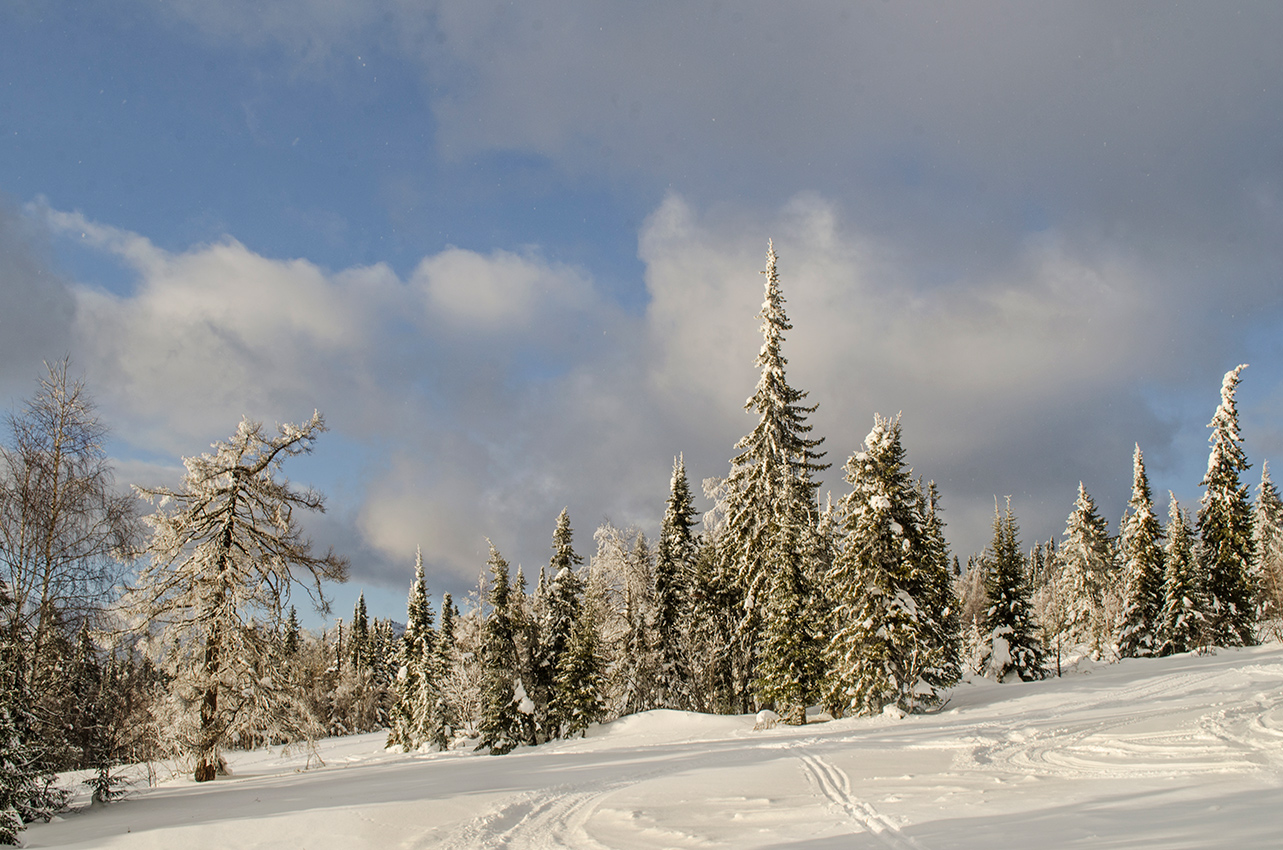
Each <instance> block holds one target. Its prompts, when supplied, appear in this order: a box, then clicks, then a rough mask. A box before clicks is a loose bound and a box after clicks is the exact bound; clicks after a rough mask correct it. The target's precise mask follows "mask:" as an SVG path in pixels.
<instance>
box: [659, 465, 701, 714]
mask: <svg viewBox="0 0 1283 850" xmlns="http://www.w3.org/2000/svg"><path fill="white" fill-rule="evenodd" d="M698 517H699V512H698V511H696V510H695V503H694V500H693V498H692V496H691V490H690V484H689V482H688V481H687V480H686V463H685V460H684V458H682V457H681V456H680V455H679V456H678V457H676V458H673V477H672V480H671V483H670V485H669V493H668V502H667V504H666V505H665V506H664V519H663V522H662V523H661V525H660V529H659V543H658V544H657V545H656V547H655V623H654V632H655V644H656V645H655V647H654V648H655V651H656V653H657V654H658V656H659V657H658V671H657V680H656V683H655V689H656V695H655V703H656V705H655V707H657V708H675V709H681V710H688V709H691V708H694V707H695V702H694V698H693V696H692V694H691V687H690V685H691V682H690V680H691V671H690V669H689V663H688V658H689V654H688V653H689V650H690V647H689V644H690V640H689V635H690V633H691V631H692V629H691V626H692V624H691V622H690V620H691V616H692V603H693V599H692V587H691V584H692V581H693V579H694V575H695V559H696V556H697V555H698V544H697V541H696V539H695V534H694V532H693V531H692V529H693V528H694V527H695V522H696V520H697V519H698Z"/></svg>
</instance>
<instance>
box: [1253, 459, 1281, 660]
mask: <svg viewBox="0 0 1283 850" xmlns="http://www.w3.org/2000/svg"><path fill="white" fill-rule="evenodd" d="M1252 543H1253V549H1254V553H1255V560H1254V562H1253V576H1252V583H1253V584H1254V585H1255V587H1256V592H1257V602H1256V605H1257V610H1258V611H1259V616H1260V619H1261V620H1262V621H1267V622H1269V623H1270V624H1271V628H1272V629H1273V630H1274V631H1275V633H1276V634H1277V633H1278V632H1279V630H1280V622H1279V621H1280V618H1281V617H1283V499H1280V497H1279V491H1278V488H1277V487H1276V486H1275V485H1274V482H1273V481H1272V480H1271V479H1270V467H1269V464H1268V463H1263V464H1261V483H1260V484H1259V485H1258V486H1257V488H1256V506H1255V510H1254V513H1253V518H1252Z"/></svg>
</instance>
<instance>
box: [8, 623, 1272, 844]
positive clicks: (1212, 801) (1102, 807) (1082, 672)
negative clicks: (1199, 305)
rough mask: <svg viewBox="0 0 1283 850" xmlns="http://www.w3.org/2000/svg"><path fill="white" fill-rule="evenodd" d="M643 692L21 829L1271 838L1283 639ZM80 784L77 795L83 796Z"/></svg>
mask: <svg viewBox="0 0 1283 850" xmlns="http://www.w3.org/2000/svg"><path fill="white" fill-rule="evenodd" d="M755 720H756V718H755V717H754V716H753V715H743V716H735V717H717V716H710V715H701V714H693V713H686V712H676V711H652V712H647V713H645V714H640V715H634V716H630V717H625V718H623V719H621V720H618V721H616V722H614V723H611V724H607V725H604V726H598V727H594V728H592V729H590V730H589V734H588V735H587V737H585V738H581V739H576V740H570V741H560V742H556V743H553V744H550V745H544V746H541V747H537V748H520V749H518V750H516V751H515V752H513V753H511V754H509V755H505V756H497V757H496V756H485V755H479V754H476V753H473V752H471V751H468V750H460V749H456V750H451V751H449V752H445V753H432V754H420V753H414V754H399V753H393V752H388V751H386V750H384V749H383V741H384V740H385V736H384V734H383V733H376V734H371V735H362V736H355V737H350V738H339V739H331V740H327V741H324V742H322V743H321V752H322V755H323V757H324V759H325V762H326V765H325V766H324V767H320V768H313V769H310V770H307V769H305V766H306V756H305V755H303V754H293V755H288V756H284V757H282V755H281V754H280V752H279V750H276V749H272V750H269V751H257V752H252V753H231V754H229V755H230V759H231V762H232V766H233V770H234V773H233V775H232V776H229V777H223V778H220V779H219V780H218V781H216V782H211V783H205V784H202V785H197V784H195V783H193V782H191V781H190V780H189V779H187V778H185V777H176V778H167V779H166V778H162V781H160V782H159V783H158V785H157V786H156V787H154V788H150V789H143V790H139V791H137V792H135V793H134V794H133V796H131V797H130V798H128V799H126V800H125V801H123V802H119V803H113V804H111V805H109V806H105V807H104V806H99V807H93V808H90V807H88V806H87V805H86V806H84V807H83V808H81V809H80V810H79V811H76V812H73V813H69V814H67V815H66V816H64V817H63V819H62V820H61V821H57V822H54V823H51V824H47V825H45V824H37V825H35V826H33V827H31V829H30V830H28V831H27V832H26V833H23V840H24V842H25V843H26V844H27V846H30V847H64V848H131V849H132V850H152V848H174V847H182V848H188V850H199V848H206V847H244V848H256V847H273V848H275V847H293V848H304V847H306V848H326V847H343V848H364V847H370V848H375V847H378V848H383V847H414V848H423V849H424V850H427V848H459V849H460V850H461V849H462V848H474V847H482V848H484V847H512V848H523V847H568V848H601V847H610V848H621V850H628V849H629V848H650V847H690V848H694V847H737V848H738V847H780V846H793V847H804V848H808V850H822V848H838V847H844V848H845V847H855V848H866V847H891V848H905V850H909V848H918V850H932V849H933V848H935V849H936V850H946V848H949V850H968V848H977V850H979V848H983V850H993V848H995V847H1029V846H1035V845H1036V846H1037V847H1039V850H1053V848H1062V847H1063V848H1067V847H1077V846H1082V845H1085V844H1094V845H1098V846H1106V847H1235V848H1254V847H1261V848H1264V847H1276V846H1278V833H1279V830H1280V827H1283V647H1280V646H1279V645H1277V644H1272V645H1269V646H1266V647H1257V648H1252V649H1240V650H1221V651H1219V652H1218V653H1217V654H1215V655H1205V656H1197V655H1180V656H1175V657H1172V658H1165V659H1137V660H1128V661H1123V662H1120V663H1117V664H1112V665H1106V664H1084V665H1080V666H1079V667H1078V668H1076V669H1075V671H1074V673H1073V674H1071V675H1067V676H1066V677H1065V678H1062V679H1051V680H1047V681H1042V682H1028V683H1014V684H1013V683H1009V684H1004V685H998V684H996V683H994V682H991V681H988V680H974V681H971V682H965V683H963V684H962V685H960V686H959V687H958V688H956V689H954V690H953V691H952V692H951V694H950V699H949V702H948V703H946V705H945V707H944V709H943V710H942V711H941V712H939V713H937V714H932V715H908V716H903V717H896V716H894V714H884V715H880V716H878V717H873V718H848V719H843V720H837V721H830V722H817V723H812V724H811V725H808V726H806V727H804V728H796V727H788V726H784V725H780V726H777V727H776V728H774V729H765V730H758V731H754V729H753V726H754V723H755ZM82 796H83V795H82Z"/></svg>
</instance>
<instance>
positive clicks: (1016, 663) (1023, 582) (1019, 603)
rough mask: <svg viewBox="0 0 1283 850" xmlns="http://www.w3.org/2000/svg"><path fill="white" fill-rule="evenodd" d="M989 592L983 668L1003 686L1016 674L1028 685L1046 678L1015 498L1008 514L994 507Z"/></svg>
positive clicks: (987, 560)
mask: <svg viewBox="0 0 1283 850" xmlns="http://www.w3.org/2000/svg"><path fill="white" fill-rule="evenodd" d="M984 561H985V566H984V570H985V574H986V578H987V583H986V586H985V591H986V594H987V595H988V597H989V609H988V611H987V612H986V614H985V636H986V637H985V651H984V657H983V659H982V664H983V669H984V670H985V672H986V674H987V675H992V676H993V677H994V678H995V679H997V680H998V681H999V682H1002V681H1005V680H1006V678H1007V677H1008V676H1010V675H1011V674H1013V673H1014V674H1015V675H1016V676H1018V677H1019V678H1020V680H1021V681H1024V682H1028V681H1032V680H1034V679H1041V678H1043V677H1044V676H1046V670H1045V669H1044V663H1045V662H1044V659H1043V649H1042V644H1041V643H1040V642H1039V640H1038V637H1037V625H1036V624H1035V623H1034V621H1033V616H1032V614H1033V612H1032V608H1031V605H1030V600H1029V591H1030V587H1029V576H1028V574H1027V572H1026V569H1025V557H1024V555H1023V554H1022V553H1021V551H1020V539H1019V529H1018V528H1017V527H1016V517H1015V514H1013V513H1012V512H1011V500H1010V499H1009V500H1008V501H1007V510H1006V512H1005V514H1003V513H999V512H998V510H997V506H995V508H994V517H993V543H991V544H990V547H989V551H988V552H986V553H985V556H984Z"/></svg>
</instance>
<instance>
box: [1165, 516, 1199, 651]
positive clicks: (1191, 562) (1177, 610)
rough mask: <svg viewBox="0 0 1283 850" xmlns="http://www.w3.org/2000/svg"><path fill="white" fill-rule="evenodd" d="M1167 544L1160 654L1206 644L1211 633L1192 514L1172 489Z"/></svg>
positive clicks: (1188, 649)
mask: <svg viewBox="0 0 1283 850" xmlns="http://www.w3.org/2000/svg"><path fill="white" fill-rule="evenodd" d="M1167 497H1168V499H1169V500H1170V501H1169V504H1168V510H1167V530H1166V537H1167V547H1166V548H1165V549H1164V550H1163V560H1164V570H1163V612H1162V619H1161V625H1160V627H1159V633H1158V636H1159V652H1158V654H1159V655H1174V654H1175V653H1178V652H1188V651H1190V650H1191V649H1197V648H1199V647H1201V646H1204V645H1205V643H1206V641H1207V638H1208V635H1209V631H1208V623H1207V616H1206V613H1205V611H1206V606H1205V603H1204V591H1203V576H1202V571H1201V569H1200V568H1199V563H1198V560H1197V558H1195V557H1194V536H1193V532H1192V530H1191V528H1190V522H1189V517H1188V516H1187V515H1186V513H1185V512H1184V511H1183V510H1181V506H1180V504H1179V503H1178V502H1177V501H1176V497H1175V496H1174V495H1172V493H1171V492H1170V491H1169V492H1168V494H1167Z"/></svg>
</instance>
